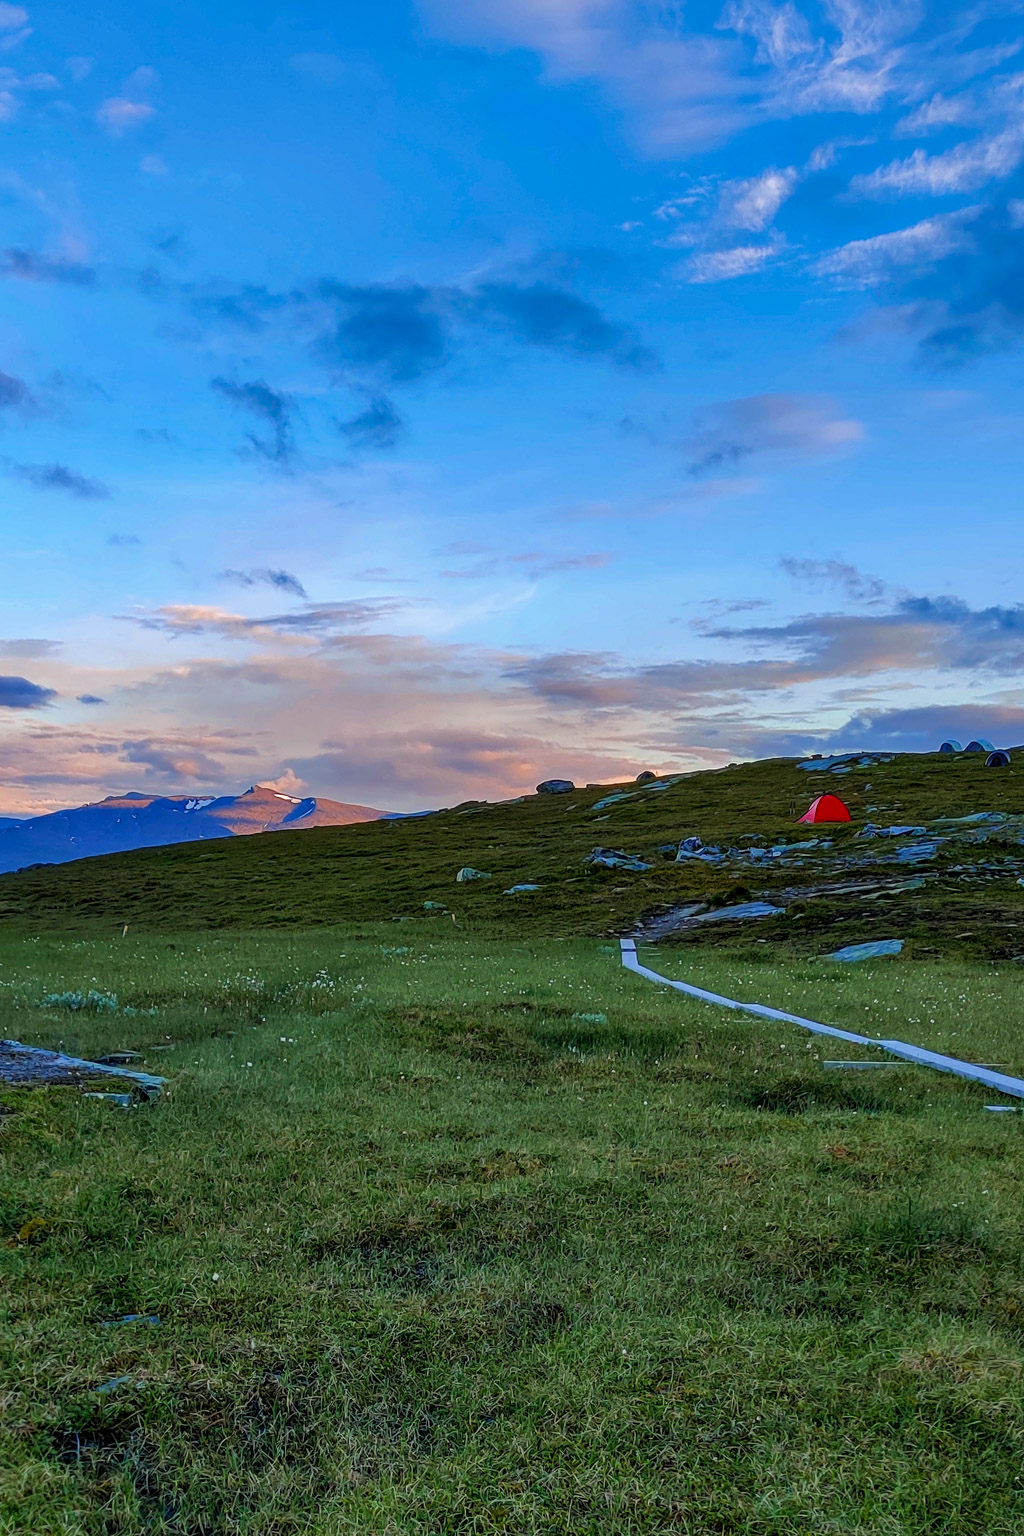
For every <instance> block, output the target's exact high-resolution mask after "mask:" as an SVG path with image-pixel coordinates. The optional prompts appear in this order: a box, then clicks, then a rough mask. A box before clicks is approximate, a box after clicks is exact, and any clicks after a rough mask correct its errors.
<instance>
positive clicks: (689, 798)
mask: <svg viewBox="0 0 1024 1536" xmlns="http://www.w3.org/2000/svg"><path fill="white" fill-rule="evenodd" d="M1022 776H1024V758H1021V757H1020V755H1017V756H1015V759H1014V765H1013V766H1012V767H1010V768H1009V769H1006V770H993V769H986V768H985V766H984V759H983V758H980V757H962V758H959V759H955V760H950V759H945V758H942V757H939V756H938V755H937V754H936V755H934V756H902V757H897V758H896V759H895V760H893V761H891V762H889V763H884V764H873V765H871V766H870V767H867V768H857V769H854V770H853V771H852V772H850V773H848V774H845V775H843V776H841V777H839V778H836V777H833V776H832V775H831V774H828V773H808V772H806V771H803V770H801V769H799V768H798V767H797V765H796V761H794V760H782V759H778V760H774V761H768V762H760V763H751V764H744V765H741V766H737V767H733V768H727V769H723V770H720V771H717V772H706V773H697V774H692V775H690V776H687V777H686V778H684V779H682V780H680V781H679V782H676V783H673V784H671V785H670V787H669V788H667V789H664V788H662V789H651V788H648V789H645V790H642V791H638V790H637V788H636V786H634V785H624V786H619V788H620V789H621V790H622V792H624V793H630V794H631V798H629V799H625V800H622V801H619V802H617V803H614V804H612V805H609V806H605V807H604V808H602V809H596V808H595V807H596V806H597V804H598V802H600V801H602V800H604V799H606V798H607V796H608V795H609V794H610V793H613V792H614V790H615V786H603V787H602V788H601V789H589V790H586V789H584V790H578V791H576V792H575V793H574V794H571V795H566V796H530V797H527V798H526V799H524V800H523V801H521V802H519V803H509V804H501V805H484V804H475V803H474V804H469V805H465V806H460V807H456V808H454V809H452V810H447V811H443V812H441V813H439V814H438V815H435V816H431V817H427V818H425V819H423V820H417V821H399V822H391V823H386V822H375V823H369V824H366V825H363V826H353V827H343V828H324V829H319V830H313V831H303V832H296V833H275V834H274V835H273V836H272V837H269V836H268V837H260V838H246V839H238V840H229V841H224V842H217V843H207V844H201V845H190V846H181V847H170V848H162V849H153V850H142V851H139V852H135V853H130V854H124V855H112V856H108V857H106V858H102V859H91V860H86V861H82V862H81V863H78V864H74V865H70V866H65V867H63V868H59V869H53V868H41V869H35V870H30V871H26V872H23V873H21V874H17V875H8V876H5V877H3V878H2V879H0V929H3V928H6V929H7V930H8V931H15V932H16V931H29V932H44V931H47V930H49V929H54V928H59V929H60V930H61V931H64V932H80V933H90V932H91V933H96V932H108V933H109V932H111V931H113V930H119V929H120V927H121V925H122V924H124V923H128V924H129V925H130V930H131V931H133V932H134V931H142V932H154V931H158V930H160V929H163V928H173V929H175V930H179V931H180V930H186V929H189V930H202V929H215V928H224V927H227V928H251V927H255V926H259V927H277V926H282V927H283V926H297V925H310V924H316V923H327V924H329V923H336V922H340V921H346V922H351V921H362V920H367V919H376V918H380V917H387V918H406V919H416V920H417V921H419V922H429V923H431V924H432V925H433V926H434V927H437V926H438V925H439V924H448V925H449V926H450V924H451V917H450V915H448V914H447V913H443V912H439V910H438V908H436V907H435V908H434V909H425V908H424V902H433V903H438V904H442V905H444V906H445V907H447V908H449V909H450V910H451V911H452V912H454V913H455V915H456V918H457V921H458V923H459V924H460V925H461V926H462V927H464V928H466V929H468V930H471V931H473V932H476V933H479V934H481V935H483V934H487V933H494V934H497V933H503V934H513V935H514V934H522V935H526V934H549V935H562V936H570V935H584V934H591V935H600V934H611V933H615V932H619V931H624V930H625V929H627V928H629V927H630V926H631V925H632V924H633V923H634V922H635V921H636V920H637V919H638V918H640V917H641V915H643V914H645V913H648V914H649V913H651V912H655V911H657V910H659V909H660V908H665V907H670V906H674V905H676V904H680V903H687V902H708V901H711V902H718V903H722V902H729V901H743V900H746V899H749V898H750V897H752V896H754V897H762V896H763V897H766V898H767V899H768V900H770V901H773V900H777V901H778V902H779V903H780V904H781V905H782V906H784V907H785V908H786V916H785V918H780V919H773V920H771V921H769V922H763V923H760V924H756V925H751V924H745V925H743V924H728V923H723V924H718V925H714V926H710V925H709V926H708V927H707V928H706V929H702V930H700V931H699V932H695V933H692V934H686V935H684V936H683V941H684V942H686V943H699V944H701V945H714V946H719V945H726V946H728V947H738V948H739V949H740V950H745V951H747V952H750V953H753V952H754V946H756V945H757V944H758V943H759V942H760V941H762V940H767V941H769V942H770V943H772V944H773V945H774V946H781V947H782V949H783V950H786V951H790V952H793V953H797V954H800V953H809V954H813V953H818V952H820V951H821V950H822V948H823V946H824V947H828V946H832V947H834V946H835V945H837V944H840V943H845V942H848V941H850V940H856V939H860V938H870V937H875V936H878V935H886V936H888V935H892V934H896V935H897V936H902V937H905V938H906V939H907V940H908V946H909V947H908V953H917V954H928V953H933V954H934V953H954V952H956V953H961V952H963V953H966V954H973V955H976V956H983V955H984V956H989V957H994V958H1008V957H1010V956H1012V955H1014V954H1016V953H1018V952H1019V951H1024V928H1021V927H1020V924H1019V921H1018V919H1019V917H1020V916H1021V914H1022V913H1024V892H1022V891H1021V890H1020V888H1019V887H1018V886H1017V884H1016V881H1017V879H1018V878H1019V877H1020V876H1021V875H1022V874H1024V849H1022V847H1021V844H1020V839H1021V837H1022V835H1024V824H1021V825H1015V824H1012V823H1011V824H1008V825H1007V826H1005V827H1002V828H998V827H995V828H982V829H978V828H960V829H953V828H948V827H947V828H945V829H944V831H945V832H946V833H947V834H948V836H947V840H946V841H944V842H943V843H942V844H941V846H940V847H939V848H938V849H937V851H936V854H935V856H934V857H933V858H931V859H928V860H926V861H925V862H924V863H922V864H915V865H913V866H908V867H906V868H904V867H903V866H902V865H900V864H899V863H898V858H897V853H898V846H899V845H897V844H895V843H892V842H887V841H885V840H883V839H877V840H874V841H865V840H863V839H859V838H858V837H857V835H856V834H857V832H858V830H859V829H860V828H862V827H863V825H864V823H865V822H866V821H869V820H870V821H873V822H876V823H878V824H882V825H891V824H893V823H897V822H900V821H906V822H910V823H913V824H915V825H916V824H921V825H927V824H929V823H934V819H935V818H937V817H957V816H963V815H967V814H969V813H972V812H977V811H980V810H998V811H1004V812H1009V813H1016V812H1024V782H1022ZM822 791H832V792H835V793H838V794H840V795H841V796H842V797H843V798H844V799H845V801H846V802H847V804H848V805H849V807H850V810H851V812H852V814H853V817H854V824H853V825H852V826H851V827H836V828H824V829H822V828H804V827H797V826H795V822H796V818H797V817H798V816H799V815H800V814H801V813H802V812H803V811H805V810H806V808H807V806H808V805H809V803H810V801H811V799H812V797H813V796H814V795H816V794H818V793H820V792H822ZM954 832H955V835H953V834H954ZM816 834H817V836H818V837H819V838H821V837H822V836H824V837H826V838H827V839H829V840H830V842H831V846H830V847H821V846H819V847H818V848H816V849H810V850H807V851H806V852H805V853H800V854H795V855H794V857H793V858H792V859H787V860H782V861H775V862H773V863H771V864H770V866H760V865H758V866H755V865H754V864H752V863H751V862H750V859H749V857H748V850H749V849H750V848H751V847H752V846H754V847H756V846H762V847H764V846H768V845H773V844H778V843H780V842H785V841H788V842H790V843H794V842H798V841H800V840H802V839H810V838H813V837H814V836H815V835H816ZM689 835H699V836H700V837H701V838H702V839H703V840H704V842H705V843H706V844H716V845H720V846H721V847H722V848H723V849H725V850H732V855H734V856H730V857H728V858H727V859H726V860H725V862H723V863H722V864H717V865H712V864H702V863H699V862H695V861H691V862H688V863H686V864H682V865H681V864H677V863H674V862H672V852H671V851H669V852H667V853H666V852H659V847H661V846H664V845H673V846H674V845H675V844H676V843H677V842H678V841H679V839H680V838H683V837H687V836H689ZM595 845H604V846H609V847H613V848H617V849H621V850H624V851H625V852H627V853H631V854H634V855H640V856H642V857H643V858H644V859H645V860H647V861H649V862H651V863H652V865H653V867H652V868H651V869H650V870H649V871H647V872H638V873H630V872H624V871H618V870H615V871H612V870H600V871H598V870H591V869H588V868H587V867H586V866H585V865H584V863H583V860H584V858H585V856H586V855H587V854H588V853H589V852H590V851H591V850H592V849H593V848H594V847H595ZM463 865H470V866H474V867H476V868H478V869H481V870H484V871H486V872H487V873H489V874H490V875H491V876H492V878H491V879H489V880H482V881H477V882H473V883H471V884H466V885H457V884H456V882H455V875H456V872H457V871H458V869H459V868H460V867H461V866H463ZM909 876H916V877H920V880H921V881H922V883H921V884H919V885H918V886H917V887H916V888H913V889H907V888H906V886H907V885H908V884H911V885H912V884H913V882H912V881H909V880H908V878H907V877H909ZM901 877H902V878H901ZM851 882H852V883H853V885H854V886H855V887H856V889H855V890H853V891H852V892H851V890H849V889H845V888H844V886H849V885H850V883H851ZM518 883H536V884H539V885H540V886H541V887H542V889H541V890H540V891H537V892H532V893H521V894H517V895H506V894H505V891H506V890H507V888H508V887H510V886H512V885H514V884H518ZM872 884H873V886H874V889H873V890H871V891H869V890H868V887H869V886H872ZM901 885H902V886H903V887H904V888H902V889H894V887H898V886H901Z"/></svg>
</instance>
